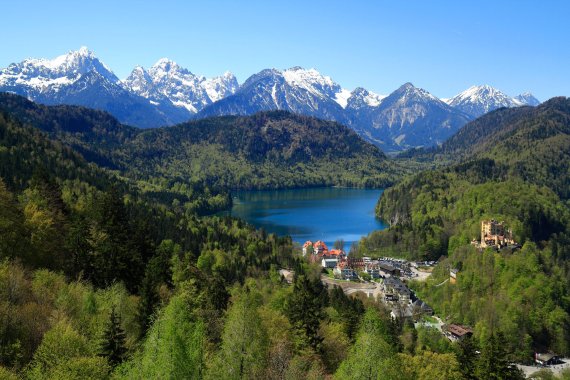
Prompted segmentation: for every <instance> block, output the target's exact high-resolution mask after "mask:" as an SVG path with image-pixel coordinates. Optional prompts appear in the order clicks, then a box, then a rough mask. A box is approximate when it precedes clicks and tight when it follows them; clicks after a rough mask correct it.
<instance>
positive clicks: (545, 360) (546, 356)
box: [534, 352, 562, 366]
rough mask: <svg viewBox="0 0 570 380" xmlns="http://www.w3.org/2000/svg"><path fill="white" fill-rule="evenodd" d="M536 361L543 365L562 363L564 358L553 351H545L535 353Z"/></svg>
mask: <svg viewBox="0 0 570 380" xmlns="http://www.w3.org/2000/svg"><path fill="white" fill-rule="evenodd" d="M534 362H535V363H536V364H538V365H541V366H548V365H554V364H560V363H562V360H560V356H558V355H556V354H554V353H552V352H548V353H543V354H540V353H538V352H537V353H535V354H534Z"/></svg>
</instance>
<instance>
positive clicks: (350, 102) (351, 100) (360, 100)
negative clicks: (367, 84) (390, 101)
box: [345, 87, 386, 110]
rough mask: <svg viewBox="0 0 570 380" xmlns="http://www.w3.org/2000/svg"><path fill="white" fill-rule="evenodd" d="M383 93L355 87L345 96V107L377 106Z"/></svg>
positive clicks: (353, 108)
mask: <svg viewBox="0 0 570 380" xmlns="http://www.w3.org/2000/svg"><path fill="white" fill-rule="evenodd" d="M385 98H386V96H385V95H378V94H375V93H373V92H372V91H368V90H366V89H364V88H362V87H357V88H355V89H354V90H353V91H352V92H351V93H350V96H349V97H348V98H347V102H346V103H347V105H346V107H345V108H346V109H349V110H360V109H363V108H370V107H378V106H379V105H380V103H381V102H382V100H383V99H385Z"/></svg>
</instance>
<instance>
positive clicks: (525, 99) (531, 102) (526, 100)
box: [515, 92, 540, 107]
mask: <svg viewBox="0 0 570 380" xmlns="http://www.w3.org/2000/svg"><path fill="white" fill-rule="evenodd" d="M515 100H517V101H518V102H520V103H522V104H523V105H527V106H533V107H534V106H537V105H539V104H540V100H538V99H537V98H535V97H534V95H533V94H531V93H530V92H524V93H522V94H520V95H517V96H515Z"/></svg>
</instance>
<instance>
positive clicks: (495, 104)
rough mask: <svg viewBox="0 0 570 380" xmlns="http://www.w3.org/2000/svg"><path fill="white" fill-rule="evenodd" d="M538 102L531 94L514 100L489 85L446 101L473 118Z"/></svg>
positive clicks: (470, 90)
mask: <svg viewBox="0 0 570 380" xmlns="http://www.w3.org/2000/svg"><path fill="white" fill-rule="evenodd" d="M535 102H536V104H539V103H540V102H538V100H537V99H536V98H535V97H534V96H532V94H530V93H525V94H522V95H519V96H517V97H515V98H512V97H510V96H508V95H506V94H505V93H503V92H501V91H500V90H497V89H496V88H493V87H491V86H489V85H482V86H472V87H469V88H468V89H467V90H465V91H463V92H461V93H459V94H457V95H455V96H454V97H453V98H450V99H446V103H447V104H449V105H450V106H452V107H455V108H457V109H459V110H461V111H463V112H465V113H467V114H468V115H470V116H472V117H479V116H481V115H483V114H486V113H487V112H490V111H493V110H495V109H497V108H501V107H519V106H523V105H536V104H532V103H535Z"/></svg>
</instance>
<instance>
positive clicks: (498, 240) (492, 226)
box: [480, 219, 515, 248]
mask: <svg viewBox="0 0 570 380" xmlns="http://www.w3.org/2000/svg"><path fill="white" fill-rule="evenodd" d="M509 244H511V245H514V244H515V241H514V240H513V235H512V232H511V230H509V229H508V228H506V227H505V223H504V222H498V221H496V220H495V219H491V220H483V221H481V244H480V246H481V248H486V247H496V248H502V247H505V246H507V245H509Z"/></svg>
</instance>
